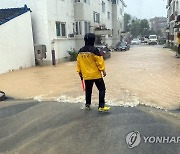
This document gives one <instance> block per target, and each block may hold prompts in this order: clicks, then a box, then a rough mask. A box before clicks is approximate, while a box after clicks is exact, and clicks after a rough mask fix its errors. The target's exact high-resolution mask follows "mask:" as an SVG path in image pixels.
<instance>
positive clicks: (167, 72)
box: [0, 46, 180, 110]
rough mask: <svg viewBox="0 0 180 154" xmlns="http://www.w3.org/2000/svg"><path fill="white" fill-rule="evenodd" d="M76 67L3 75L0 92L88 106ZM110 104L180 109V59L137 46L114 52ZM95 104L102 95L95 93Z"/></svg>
mask: <svg viewBox="0 0 180 154" xmlns="http://www.w3.org/2000/svg"><path fill="white" fill-rule="evenodd" d="M75 70H76V63H75V62H66V63H61V64H58V65H57V66H55V67H54V66H46V67H34V68H27V69H22V70H19V71H14V72H10V73H6V74H1V75H0V81H1V83H0V90H2V91H5V92H6V94H7V95H8V96H10V97H12V98H16V99H34V100H39V101H48V100H51V101H60V102H71V103H78V102H84V101H85V99H84V92H83V91H82V88H81V81H80V79H79V77H78V75H77V73H76V71H75ZM106 71H107V77H105V83H106V89H107V91H106V102H107V103H108V104H110V105H113V106H136V105H138V104H145V105H148V106H153V107H157V108H162V109H168V110H172V109H173V110H174V109H179V108H180V84H179V83H180V59H177V58H175V53H174V52H172V51H170V50H169V49H164V48H162V47H161V46H135V47H132V48H131V49H130V50H129V51H127V52H113V53H112V56H111V58H110V59H108V60H106ZM92 100H93V102H92V103H93V104H94V105H97V104H98V93H97V90H96V88H94V89H93V99H92Z"/></svg>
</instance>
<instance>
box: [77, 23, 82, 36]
mask: <svg viewBox="0 0 180 154" xmlns="http://www.w3.org/2000/svg"><path fill="white" fill-rule="evenodd" d="M76 35H82V24H81V22H80V21H77V22H76Z"/></svg>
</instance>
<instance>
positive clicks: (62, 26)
mask: <svg viewBox="0 0 180 154" xmlns="http://www.w3.org/2000/svg"><path fill="white" fill-rule="evenodd" d="M56 35H57V36H66V23H65V22H56Z"/></svg>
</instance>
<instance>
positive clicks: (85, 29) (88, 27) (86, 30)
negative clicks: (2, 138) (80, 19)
mask: <svg viewBox="0 0 180 154" xmlns="http://www.w3.org/2000/svg"><path fill="white" fill-rule="evenodd" d="M84 32H85V34H86V33H89V32H90V22H88V21H85V22H84Z"/></svg>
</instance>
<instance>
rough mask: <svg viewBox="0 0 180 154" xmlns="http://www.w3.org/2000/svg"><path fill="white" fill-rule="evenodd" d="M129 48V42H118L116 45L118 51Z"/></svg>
mask: <svg viewBox="0 0 180 154" xmlns="http://www.w3.org/2000/svg"><path fill="white" fill-rule="evenodd" d="M129 49H130V45H129V44H128V43H127V42H118V43H117V44H116V47H115V50H116V51H127V50H129Z"/></svg>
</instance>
